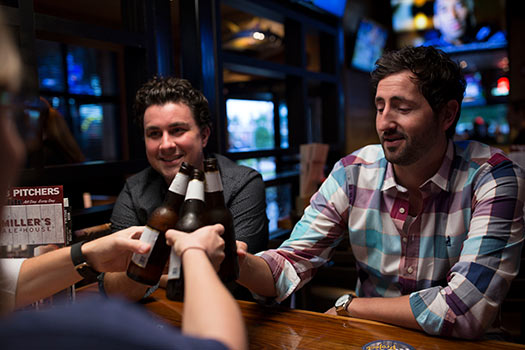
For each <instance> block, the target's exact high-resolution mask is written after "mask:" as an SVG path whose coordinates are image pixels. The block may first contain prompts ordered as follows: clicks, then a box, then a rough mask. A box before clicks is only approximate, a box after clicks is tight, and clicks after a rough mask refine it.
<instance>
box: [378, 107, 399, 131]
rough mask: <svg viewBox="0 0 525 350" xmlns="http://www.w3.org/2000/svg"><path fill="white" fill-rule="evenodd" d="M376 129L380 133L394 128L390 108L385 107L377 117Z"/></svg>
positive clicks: (394, 122) (393, 117) (392, 114)
mask: <svg viewBox="0 0 525 350" xmlns="http://www.w3.org/2000/svg"><path fill="white" fill-rule="evenodd" d="M377 127H378V129H379V130H382V131H385V130H390V129H395V128H396V121H395V116H394V113H392V110H391V109H390V107H386V106H385V108H384V109H383V113H381V114H378V115H377Z"/></svg>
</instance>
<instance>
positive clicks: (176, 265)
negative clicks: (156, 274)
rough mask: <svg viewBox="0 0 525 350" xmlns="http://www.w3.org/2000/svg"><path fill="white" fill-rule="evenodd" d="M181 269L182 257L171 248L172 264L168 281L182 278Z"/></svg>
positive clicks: (169, 268)
mask: <svg viewBox="0 0 525 350" xmlns="http://www.w3.org/2000/svg"><path fill="white" fill-rule="evenodd" d="M180 267H181V260H180V256H178V255H177V254H176V253H175V249H173V248H171V253H170V264H169V267H168V279H169V280H172V279H178V278H180Z"/></svg>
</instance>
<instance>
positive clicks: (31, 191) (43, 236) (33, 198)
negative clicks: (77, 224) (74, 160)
mask: <svg viewBox="0 0 525 350" xmlns="http://www.w3.org/2000/svg"><path fill="white" fill-rule="evenodd" d="M70 214H71V210H70V207H69V205H68V200H67V198H64V191H63V188H62V186H58V185H57V186H35V187H13V188H11V189H10V190H9V191H8V193H7V205H6V206H5V207H4V211H3V213H2V224H3V225H2V229H1V232H0V258H30V257H33V256H37V255H42V254H45V253H46V252H49V251H53V250H55V249H58V248H61V247H64V246H66V245H68V244H69V243H70V242H71V215H70ZM57 296H60V298H62V297H65V298H66V299H68V300H70V299H72V297H73V289H72V288H68V289H66V290H64V291H61V292H59V293H58V295H55V297H57ZM52 300H53V298H48V299H46V300H42V301H40V302H38V303H35V305H33V306H35V307H37V308H38V306H39V305H42V304H49V303H52Z"/></svg>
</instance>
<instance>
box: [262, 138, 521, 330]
mask: <svg viewBox="0 0 525 350" xmlns="http://www.w3.org/2000/svg"><path fill="white" fill-rule="evenodd" d="M420 191H421V194H422V197H423V205H422V209H421V211H420V213H419V214H418V215H417V216H415V217H411V216H409V215H408V211H409V210H408V209H409V198H408V191H407V189H405V188H404V187H403V186H401V185H399V184H398V183H396V180H395V176H394V171H393V167H392V164H391V163H389V162H388V161H387V160H386V159H385V156H384V153H383V150H382V148H381V146H380V145H371V146H367V147H364V148H362V149H360V150H358V151H356V152H354V153H352V154H351V155H348V156H346V157H345V158H343V159H341V160H340V161H339V162H338V163H337V164H336V165H335V166H334V169H333V170H332V172H331V173H330V175H329V177H328V178H327V179H326V181H325V182H324V183H323V184H322V186H321V188H320V189H319V191H318V192H317V193H316V194H314V195H313V196H312V198H311V201H310V206H309V207H308V208H307V209H306V210H305V213H304V216H303V217H302V218H301V220H300V221H299V223H298V224H297V225H296V226H295V228H294V230H293V232H292V234H291V237H290V238H289V239H288V240H287V241H285V242H284V243H283V244H282V245H281V246H280V247H279V249H277V250H269V251H266V252H262V253H260V254H259V255H260V256H261V257H262V258H264V259H265V260H266V262H267V263H268V264H269V266H270V268H271V270H272V273H273V277H274V280H275V284H276V289H277V293H278V296H277V298H276V299H277V301H281V300H283V299H285V298H286V297H288V296H289V295H290V294H291V293H292V292H293V291H294V290H296V289H298V288H300V287H301V286H302V285H304V284H305V283H306V282H308V281H309V280H310V279H311V278H312V276H313V274H314V273H315V271H316V269H317V268H318V267H320V266H321V265H323V264H324V263H326V262H327V261H328V260H329V259H330V257H331V255H332V254H333V250H334V248H335V247H336V246H337V245H338V244H339V242H340V241H341V240H342V239H345V237H349V239H350V244H351V247H352V252H353V254H354V256H355V258H356V261H357V268H358V273H359V279H358V281H357V287H356V291H357V294H358V295H359V296H361V297H378V296H381V297H396V296H401V295H407V294H410V306H411V309H412V312H413V314H414V316H415V318H416V320H417V322H418V323H419V324H420V325H421V327H422V328H423V329H424V330H425V331H426V332H427V333H429V334H441V335H448V336H456V337H462V338H473V337H478V336H480V335H482V334H483V333H484V332H485V330H486V329H487V328H488V327H489V326H490V325H491V323H492V321H493V320H494V317H495V316H496V314H497V310H498V307H499V305H500V304H501V302H502V300H503V298H504V297H505V295H506V293H507V291H508V289H509V286H510V283H511V281H512V279H513V278H514V276H516V274H517V273H518V269H519V261H520V256H521V249H522V245H523V240H524V226H523V202H524V198H525V187H524V173H523V171H522V170H521V169H520V168H519V167H518V166H517V165H515V164H513V163H512V162H511V161H509V160H508V159H507V158H506V156H505V155H504V154H503V153H502V152H501V151H500V150H499V149H496V148H492V147H489V146H486V145H484V144H481V143H478V142H458V143H453V142H452V141H449V144H448V148H447V151H446V155H445V157H444V160H443V163H442V165H441V167H440V169H439V170H438V172H437V173H436V174H435V175H434V176H433V177H431V178H430V179H428V180H427V181H426V182H425V183H423V184H422V185H421V186H420ZM341 278H345V276H341Z"/></svg>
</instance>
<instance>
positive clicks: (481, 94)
mask: <svg viewBox="0 0 525 350" xmlns="http://www.w3.org/2000/svg"><path fill="white" fill-rule="evenodd" d="M465 80H466V82H467V86H466V88H465V97H464V98H463V106H481V105H484V104H486V102H487V101H486V99H485V91H484V90H483V85H482V84H481V73H480V72H475V73H467V74H465Z"/></svg>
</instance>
